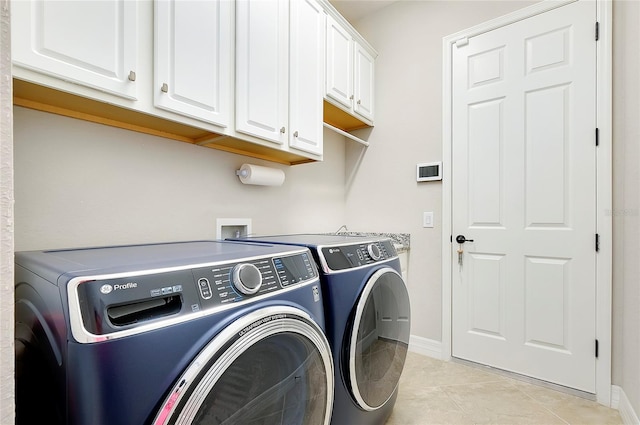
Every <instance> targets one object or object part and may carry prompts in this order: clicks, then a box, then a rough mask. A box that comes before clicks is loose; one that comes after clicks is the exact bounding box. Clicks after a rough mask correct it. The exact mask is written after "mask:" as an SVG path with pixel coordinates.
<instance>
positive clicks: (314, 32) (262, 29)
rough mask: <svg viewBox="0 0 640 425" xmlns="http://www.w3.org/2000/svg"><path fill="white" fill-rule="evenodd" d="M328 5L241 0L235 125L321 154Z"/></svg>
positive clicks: (297, 0)
mask: <svg viewBox="0 0 640 425" xmlns="http://www.w3.org/2000/svg"><path fill="white" fill-rule="evenodd" d="M324 26H325V14H324V10H323V9H322V7H320V5H319V4H318V3H317V2H316V1H315V0H292V1H287V0H238V1H237V2H236V130H237V131H238V132H241V133H245V134H249V135H252V136H255V137H259V138H261V139H265V140H269V141H271V142H274V143H278V144H281V145H284V146H286V147H292V148H295V149H299V150H303V151H305V152H309V153H313V154H317V155H321V154H322V97H323V96H322V93H323V91H322V87H323V81H324Z"/></svg>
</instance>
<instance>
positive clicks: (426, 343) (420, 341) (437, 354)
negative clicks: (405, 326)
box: [409, 335, 442, 360]
mask: <svg viewBox="0 0 640 425" xmlns="http://www.w3.org/2000/svg"><path fill="white" fill-rule="evenodd" d="M409 351H412V352H414V353H418V354H422V355H423V356H428V357H433V358H434V359H438V360H442V342H440V341H434V340H433V339H429V338H423V337H421V336H415V335H411V336H410V337H409Z"/></svg>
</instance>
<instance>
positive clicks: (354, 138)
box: [322, 122, 369, 147]
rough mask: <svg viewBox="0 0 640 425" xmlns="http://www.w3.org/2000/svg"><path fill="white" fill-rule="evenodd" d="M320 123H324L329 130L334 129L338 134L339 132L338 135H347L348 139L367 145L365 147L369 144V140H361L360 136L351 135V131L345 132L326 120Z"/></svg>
mask: <svg viewBox="0 0 640 425" xmlns="http://www.w3.org/2000/svg"><path fill="white" fill-rule="evenodd" d="M322 125H324V126H325V127H327V128H328V129H329V130H333V131H335V132H336V133H338V134H340V135H342V136H345V137H348V138H349V139H351V140H353V141H355V142H358V143H360V144H362V145H365V146H367V147H368V146H369V142H367V141H366V140H362V139H360V138H358V137H356V136H354V135H353V134H351V133H347V132H346V131H343V130H340V129H339V128H337V127H334V126H332V125H331V124H327V123H326V122H323V123H322Z"/></svg>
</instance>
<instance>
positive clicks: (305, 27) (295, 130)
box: [289, 0, 325, 155]
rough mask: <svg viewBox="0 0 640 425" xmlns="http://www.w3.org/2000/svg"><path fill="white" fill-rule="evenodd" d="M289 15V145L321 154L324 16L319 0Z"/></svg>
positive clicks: (304, 2)
mask: <svg viewBox="0 0 640 425" xmlns="http://www.w3.org/2000/svg"><path fill="white" fill-rule="evenodd" d="M290 13H291V16H290V28H291V33H290V46H291V47H290V58H289V59H290V74H289V75H290V78H289V79H290V82H289V91H290V92H289V99H290V102H289V126H290V127H291V131H290V132H289V146H291V147H293V148H296V149H300V150H303V151H306V152H310V153H314V154H318V155H321V154H322V135H323V130H322V116H323V109H322V96H323V93H322V90H323V81H324V31H325V14H324V11H323V9H322V7H320V5H319V4H318V2H317V1H316V0H298V1H292V2H291V12H290Z"/></svg>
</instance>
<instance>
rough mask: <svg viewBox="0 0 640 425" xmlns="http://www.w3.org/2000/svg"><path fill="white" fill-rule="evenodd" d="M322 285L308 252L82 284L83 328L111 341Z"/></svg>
mask: <svg viewBox="0 0 640 425" xmlns="http://www.w3.org/2000/svg"><path fill="white" fill-rule="evenodd" d="M317 279H318V271H317V269H316V266H315V263H314V262H313V260H312V258H311V253H310V251H308V250H305V251H301V252H297V253H294V254H287V255H283V256H277V257H272V256H268V257H261V258H251V259H245V260H241V261H236V262H221V263H211V264H209V265H206V264H203V265H196V266H185V267H181V268H177V269H174V270H167V271H162V272H151V271H150V273H148V274H145V273H136V274H131V275H114V276H113V277H107V276H105V277H103V278H99V279H95V280H83V281H81V282H79V283H78V284H77V287H76V289H75V290H76V291H77V300H78V304H77V306H78V307H79V310H80V316H81V320H82V327H83V328H84V329H85V330H86V331H87V332H89V333H90V334H93V335H107V334H111V333H114V332H118V331H121V330H125V329H129V328H132V327H135V326H138V325H140V324H141V323H143V322H149V321H157V320H160V319H170V318H172V317H178V316H183V315H188V314H194V313H195V314H199V313H201V312H204V311H206V312H211V311H212V310H215V309H216V308H219V307H223V306H226V305H230V304H233V303H238V302H243V301H246V302H250V301H252V300H253V299H255V298H263V297H268V296H270V295H271V294H274V293H276V292H278V291H282V290H286V289H287V288H289V287H293V286H296V285H300V284H303V283H306V282H309V281H313V280H317Z"/></svg>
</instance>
